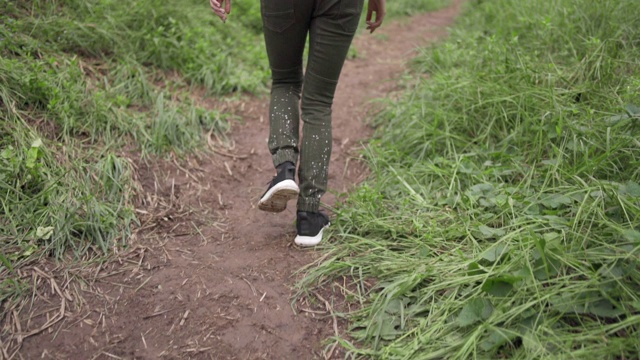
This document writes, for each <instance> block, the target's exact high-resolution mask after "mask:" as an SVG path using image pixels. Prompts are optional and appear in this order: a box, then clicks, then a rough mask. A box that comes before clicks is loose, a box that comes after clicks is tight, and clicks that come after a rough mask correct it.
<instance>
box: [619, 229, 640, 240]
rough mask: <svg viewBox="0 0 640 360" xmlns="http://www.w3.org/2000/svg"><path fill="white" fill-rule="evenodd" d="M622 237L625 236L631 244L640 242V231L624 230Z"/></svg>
mask: <svg viewBox="0 0 640 360" xmlns="http://www.w3.org/2000/svg"><path fill="white" fill-rule="evenodd" d="M622 236H624V238H625V239H627V240H628V241H631V242H634V243H635V242H640V231H637V230H634V229H624V230H623V231H622Z"/></svg>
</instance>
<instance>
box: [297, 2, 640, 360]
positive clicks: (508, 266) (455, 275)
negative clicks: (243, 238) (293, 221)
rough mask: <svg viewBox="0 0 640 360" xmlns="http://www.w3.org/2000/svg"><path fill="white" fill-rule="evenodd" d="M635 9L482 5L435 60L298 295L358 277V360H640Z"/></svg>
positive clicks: (425, 56)
mask: <svg viewBox="0 0 640 360" xmlns="http://www.w3.org/2000/svg"><path fill="white" fill-rule="evenodd" d="M636 9H637V3H636V2H635V1H633V0H603V1H598V2H592V1H588V0H554V1H546V0H531V1H520V0H496V1H470V2H468V3H467V4H466V8H465V11H464V14H463V15H462V16H461V18H460V19H459V21H458V23H457V25H456V27H455V28H454V29H453V30H452V32H451V36H450V38H449V39H448V40H447V41H446V42H444V43H441V44H438V45H436V46H434V47H432V48H428V49H424V50H423V51H422V53H421V55H420V56H418V58H417V59H416V60H415V61H414V65H415V67H414V73H415V75H416V76H415V78H417V79H421V78H425V77H422V76H420V74H429V78H428V79H426V80H418V81H417V83H413V84H411V85H408V88H407V91H406V94H405V96H404V97H403V98H401V99H400V100H399V101H397V102H395V103H389V106H388V107H387V109H386V110H385V111H384V112H383V113H382V114H381V115H380V116H379V117H378V118H377V119H376V121H375V124H376V125H377V126H378V127H379V129H380V131H379V133H378V136H377V137H376V140H374V141H373V142H372V143H371V145H370V146H369V147H368V149H367V150H366V156H367V158H368V161H369V163H370V167H371V171H372V176H371V179H370V180H369V181H367V182H366V183H365V184H364V185H362V186H360V188H359V189H358V190H357V191H356V192H355V193H354V194H353V195H351V196H350V197H349V198H348V200H347V201H346V203H345V204H343V206H341V207H340V208H339V209H338V210H337V221H336V223H337V225H338V228H337V230H334V232H333V241H332V242H331V244H329V245H328V248H329V249H328V251H329V253H328V254H327V255H326V256H325V257H323V260H322V261H321V262H319V263H318V264H317V266H316V267H312V268H309V269H308V275H307V277H306V278H305V279H304V280H303V281H302V282H301V284H300V286H301V288H302V289H308V288H309V287H313V286H319V285H321V284H332V282H331V279H333V278H334V277H335V276H345V277H346V278H347V279H349V280H350V285H349V286H346V287H344V288H343V286H342V285H333V286H339V287H340V288H341V291H343V292H345V293H346V294H347V299H349V300H351V301H353V302H356V303H358V304H359V305H360V306H359V309H358V310H356V311H354V312H352V313H350V314H348V317H349V319H350V320H351V324H352V328H351V332H350V338H349V339H347V338H343V339H339V340H340V341H341V343H342V345H343V346H345V347H346V348H347V349H348V350H349V351H350V354H351V355H353V357H355V358H380V359H472V358H473V359H476V358H477V359H495V358H510V359H637V358H638V356H639V355H638V354H640V341H639V339H640V329H639V328H640V184H639V183H640V142H638V136H639V135H640V128H639V125H640V108H639V106H638V105H640V95H639V94H640V92H639V90H640V61H639V60H638V59H640V40H639V39H640V18H639V17H638V16H637V11H636ZM350 339H352V340H355V341H356V342H355V343H352V340H350Z"/></svg>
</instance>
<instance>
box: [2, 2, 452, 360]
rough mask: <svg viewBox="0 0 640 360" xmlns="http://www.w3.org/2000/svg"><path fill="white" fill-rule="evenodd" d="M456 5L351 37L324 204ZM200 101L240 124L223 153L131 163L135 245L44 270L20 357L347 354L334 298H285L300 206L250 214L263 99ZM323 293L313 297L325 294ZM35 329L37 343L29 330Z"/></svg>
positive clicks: (258, 178) (260, 187) (262, 177)
mask: <svg viewBox="0 0 640 360" xmlns="http://www.w3.org/2000/svg"><path fill="white" fill-rule="evenodd" d="M458 10H459V2H456V5H454V6H452V7H449V8H447V9H444V10H441V11H438V12H434V13H430V14H425V15H420V16H416V17H413V18H411V19H409V20H404V21H401V22H388V23H386V24H384V25H383V27H382V28H380V29H379V30H378V31H377V32H376V33H375V34H373V35H369V34H362V35H359V36H358V37H357V38H356V40H355V42H354V46H355V48H356V49H357V54H358V56H357V57H356V58H355V59H352V60H348V62H347V63H346V65H345V68H344V71H343V75H342V78H341V82H340V85H339V87H338V93H337V96H336V100H335V104H334V132H333V133H334V139H333V140H334V153H333V156H332V159H331V171H330V179H329V182H330V183H329V186H330V188H331V194H328V195H327V196H325V198H324V199H323V200H324V201H326V202H327V203H328V204H333V203H335V201H337V195H336V194H339V193H343V192H345V191H348V190H349V189H350V188H351V187H352V186H353V185H354V184H356V183H358V182H359V181H361V180H362V179H363V178H364V177H365V176H366V170H365V167H364V166H363V165H361V164H360V163H359V162H358V159H357V154H358V151H359V149H360V148H361V146H362V145H361V142H362V141H363V140H365V139H367V138H368V137H369V136H371V135H372V129H371V127H369V126H367V125H366V123H367V118H368V117H369V114H371V109H372V108H375V103H370V100H371V99H376V98H380V97H389V96H391V95H392V93H393V92H394V91H396V90H397V85H396V82H395V80H394V79H397V78H398V77H399V75H400V74H401V73H402V72H403V70H404V69H405V61H406V60H407V59H410V58H411V57H412V56H413V49H414V48H415V47H416V46H418V45H426V44H427V43H428V42H432V41H433V40H435V39H437V38H439V37H441V36H442V35H444V34H445V32H446V26H448V25H450V24H451V23H452V21H453V19H454V17H455V15H456V14H457V12H458ZM201 101H202V102H203V104H204V105H206V106H217V107H218V108H219V107H220V106H224V107H233V108H234V109H235V110H236V113H237V114H238V115H239V116H241V118H242V121H240V123H238V124H236V125H234V127H233V129H232V131H231V133H230V134H229V138H230V139H231V141H230V142H228V145H229V146H228V147H222V146H219V145H216V144H220V142H219V141H212V142H211V144H210V145H211V147H212V149H213V150H214V151H213V155H211V156H204V155H199V156H198V157H196V156H194V157H190V158H188V159H184V160H182V161H180V162H177V161H164V160H163V161H157V162H155V163H151V164H150V163H142V162H140V163H138V164H136V174H137V176H138V179H139V181H140V184H141V185H142V189H141V190H142V192H141V193H142V194H143V195H142V196H141V197H140V199H139V206H138V210H137V211H138V213H139V214H138V215H139V216H140V218H141V220H142V226H141V230H140V231H139V232H138V233H137V236H136V237H135V238H134V239H133V240H132V242H131V243H132V244H133V247H131V248H129V249H128V250H127V251H126V252H121V253H120V254H118V255H117V256H116V261H110V262H109V263H105V264H102V265H100V266H96V267H95V268H94V269H93V270H92V271H94V273H93V274H86V273H85V272H86V270H82V269H78V270H73V269H71V270H67V271H66V272H64V276H63V275H50V274H52V273H56V274H57V273H58V272H55V271H53V268H52V266H47V265H46V264H42V266H41V270H42V271H41V272H42V274H40V278H39V279H40V280H39V281H40V288H41V291H40V292H39V298H40V300H38V301H37V302H36V303H35V305H34V306H33V307H32V309H39V313H37V312H35V313H33V312H32V314H33V316H31V317H30V318H29V319H28V320H25V319H22V323H21V324H20V323H18V326H17V327H16V328H15V329H16V334H17V335H23V336H22V338H23V339H24V340H23V341H22V347H21V349H20V351H19V352H18V353H17V354H16V355H15V356H16V357H20V358H25V359H36V358H45V359H48V358H55V359H93V358H100V359H110V358H113V359H119V358H126V359H132V358H136V359H156V358H169V359H174V358H185V359H186V358H189V359H190V358H194V359H313V358H328V357H332V356H333V357H337V356H338V354H340V353H341V351H340V350H339V349H333V346H331V345H332V344H331V343H329V344H326V343H323V341H324V340H325V339H327V338H328V337H330V336H332V335H335V333H336V332H338V333H339V334H343V333H344V332H345V324H344V323H342V322H338V321H336V320H335V318H334V317H332V316H330V314H329V312H330V310H331V309H330V307H331V305H330V304H329V303H330V302H337V301H340V300H339V296H338V297H334V298H328V302H325V301H324V300H319V298H318V297H313V298H307V297H300V298H297V299H294V298H293V295H294V294H295V290H294V289H293V285H294V284H295V281H296V276H295V273H296V271H298V270H299V269H300V268H302V267H304V266H305V265H307V264H310V263H312V262H313V261H314V260H315V259H317V257H318V256H319V254H318V252H316V251H314V250H310V251H307V250H302V249H299V248H296V247H295V246H293V245H292V239H293V237H294V235H295V227H294V220H295V212H294V211H295V209H294V208H295V204H294V202H291V203H290V204H289V205H290V208H289V209H287V210H286V211H285V212H284V213H280V214H269V213H264V212H260V211H258V210H257V208H256V207H255V204H256V200H257V199H258V197H259V196H260V195H261V194H262V192H263V191H264V188H265V185H266V183H267V182H268V181H269V180H270V179H271V176H272V175H273V172H274V170H273V168H272V165H271V160H270V156H269V152H268V150H267V146H266V139H267V134H268V124H267V120H266V119H267V103H268V101H267V99H266V98H259V99H258V98H251V97H249V98H244V99H243V100H242V101H241V102H240V103H237V102H236V103H224V104H220V103H217V104H214V102H213V101H211V100H210V99H201ZM61 276H63V277H61ZM78 278H84V279H87V278H89V279H93V280H91V282H88V283H84V282H82V281H78V280H74V279H78ZM327 294H328V295H327ZM327 294H325V296H324V297H322V296H320V298H322V299H325V298H327V297H328V296H333V295H332V294H331V293H330V292H329V291H327ZM42 299H49V302H47V301H44V300H42ZM56 299H57V300H56ZM60 299H62V304H61V303H60ZM12 326H15V325H12ZM32 329H35V330H36V331H34V332H36V334H35V335H32V336H24V335H27V334H29V332H30V331H32ZM38 329H41V330H42V331H38ZM5 340H7V339H5ZM10 340H13V341H14V343H15V340H16V338H14V339H10ZM19 340H22V339H19ZM333 350H335V351H333ZM340 355H341V356H340V357H343V356H344V354H340ZM5 356H12V354H11V352H10V351H7V352H6V353H5ZM1 357H3V356H2V354H1V353H0V358H1Z"/></svg>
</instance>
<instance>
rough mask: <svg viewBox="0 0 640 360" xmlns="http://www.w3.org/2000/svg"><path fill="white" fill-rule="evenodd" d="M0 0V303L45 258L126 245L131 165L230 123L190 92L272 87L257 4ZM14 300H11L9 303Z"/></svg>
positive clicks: (187, 146)
mask: <svg viewBox="0 0 640 360" xmlns="http://www.w3.org/2000/svg"><path fill="white" fill-rule="evenodd" d="M234 6H235V10H236V11H238V12H239V13H243V14H244V16H238V17H237V18H236V19H234V20H235V21H233V22H230V23H229V24H224V25H223V24H221V23H219V22H218V21H217V20H218V19H217V18H215V17H214V16H213V14H211V12H210V10H209V4H208V3H206V2H205V3H203V2H200V1H194V0H189V1H181V2H179V3H167V2H161V1H156V0H151V1H104V0H89V1H76V0H34V1H23V0H19V1H13V0H11V1H10V0H0V119H2V120H1V121H0V251H1V252H0V279H1V280H0V304H2V316H4V312H5V311H7V309H10V308H11V306H13V305H15V304H16V302H17V301H18V300H20V299H22V298H23V297H21V296H22V295H25V294H29V293H30V292H29V289H30V287H31V284H28V283H27V282H28V281H29V280H28V279H29V276H28V272H25V271H23V270H25V269H27V268H28V267H29V266H31V265H34V264H35V261H37V260H38V259H40V258H42V257H43V256H52V257H54V258H57V259H60V258H62V257H63V256H65V255H68V256H66V258H68V259H80V258H84V257H85V255H86V254H87V253H91V254H94V255H96V254H97V255H101V254H106V253H108V252H109V249H110V248H111V247H112V246H126V245H127V242H128V240H129V237H130V235H131V233H132V231H133V229H134V228H135V226H136V223H137V218H136V215H135V211H134V206H133V202H134V196H135V195H136V194H137V193H138V190H139V189H138V188H137V187H136V185H135V182H134V181H133V166H132V162H133V161H140V160H144V159H148V158H149V157H154V156H162V157H164V156H174V155H177V156H181V155H183V154H186V153H188V152H191V151H194V150H199V149H202V148H203V147H202V145H203V144H206V143H207V142H206V138H207V136H209V135H211V136H216V137H218V138H219V137H220V136H223V135H224V133H225V132H226V131H227V129H228V125H229V119H230V115H229V114H225V113H223V112H221V111H218V110H217V109H216V107H215V106H207V107H206V108H205V107H203V106H200V105H198V104H200V103H203V102H202V101H199V100H200V99H196V97H195V96H193V95H191V94H190V92H191V90H194V89H197V90H198V93H199V94H205V95H224V94H230V93H241V92H247V91H249V92H256V91H261V90H262V89H265V88H266V82H267V77H268V71H267V70H268V64H267V62H266V55H265V52H264V49H263V45H262V35H261V23H260V17H259V3H258V2H254V1H238V2H237V3H234ZM12 304H13V305H12Z"/></svg>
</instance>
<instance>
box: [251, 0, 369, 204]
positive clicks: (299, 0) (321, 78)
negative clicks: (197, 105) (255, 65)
mask: <svg viewBox="0 0 640 360" xmlns="http://www.w3.org/2000/svg"><path fill="white" fill-rule="evenodd" d="M363 1H364V0H262V3H261V4H262V18H263V23H264V37H265V43H266V47H267V55H268V57H269V64H270V67H271V72H272V80H273V82H272V88H271V103H270V111H269V124H270V133H269V150H270V151H271V154H272V158H273V162H274V165H275V166H277V165H279V164H281V163H283V162H285V161H291V162H293V163H296V162H297V160H298V152H299V151H298V142H299V139H298V133H299V119H300V114H299V111H298V107H299V101H300V97H301V89H302V106H301V108H302V120H303V122H304V126H303V138H302V144H301V151H300V167H299V169H298V174H299V178H300V197H299V199H298V210H301V211H312V212H315V211H318V209H319V206H320V197H321V196H322V195H323V194H324V193H325V191H326V189H327V177H328V166H329V159H330V157H331V143H332V139H331V105H332V104H333V96H334V94H335V90H336V85H337V82H338V78H339V77H340V72H341V70H342V66H343V64H344V60H345V58H346V56H347V52H348V50H349V46H350V45H351V41H352V39H353V35H354V34H355V31H356V28H357V26H358V21H359V18H360V13H361V11H362V4H363ZM307 34H308V35H309V60H308V64H307V69H306V73H305V75H304V86H303V85H302V84H303V78H302V55H303V52H304V45H305V41H306V38H307Z"/></svg>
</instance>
